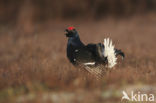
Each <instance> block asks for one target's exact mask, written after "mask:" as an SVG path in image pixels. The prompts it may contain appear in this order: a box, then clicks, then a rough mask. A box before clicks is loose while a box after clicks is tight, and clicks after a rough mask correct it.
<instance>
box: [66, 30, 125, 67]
mask: <svg viewBox="0 0 156 103" xmlns="http://www.w3.org/2000/svg"><path fill="white" fill-rule="evenodd" d="M65 32H66V33H65V35H66V37H68V44H67V57H68V59H69V61H70V62H71V63H72V64H73V65H83V66H97V65H104V66H107V67H108V68H112V67H114V66H115V65H116V60H117V56H118V55H121V56H122V58H124V56H125V55H124V53H123V52H122V51H121V50H118V49H115V48H114V46H113V45H112V41H111V40H110V39H109V38H107V39H104V43H103V44H102V43H98V44H88V45H85V44H83V43H82V42H81V40H80V37H79V34H78V32H77V31H76V29H75V28H74V27H68V28H67V29H66V30H65Z"/></svg>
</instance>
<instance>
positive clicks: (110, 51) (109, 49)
mask: <svg viewBox="0 0 156 103" xmlns="http://www.w3.org/2000/svg"><path fill="white" fill-rule="evenodd" d="M103 44H104V46H105V50H104V52H103V54H104V56H105V57H107V60H108V68H112V67H114V66H115V65H116V64H117V58H116V56H115V50H114V45H112V40H110V39H109V38H106V39H104V42H103Z"/></svg>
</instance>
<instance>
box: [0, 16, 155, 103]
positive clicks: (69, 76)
mask: <svg viewBox="0 0 156 103" xmlns="http://www.w3.org/2000/svg"><path fill="white" fill-rule="evenodd" d="M69 25H73V26H75V27H76V28H77V30H78V31H79V33H80V37H81V39H82V41H83V42H84V43H85V44H87V43H91V42H92V43H98V42H102V41H103V38H106V37H110V38H112V40H113V41H114V43H115V45H116V47H117V48H119V49H122V50H123V51H124V52H125V54H126V58H125V60H124V61H121V60H119V63H118V65H117V66H116V67H115V68H114V69H113V70H111V71H109V72H108V73H106V74H105V75H104V76H103V77H102V79H100V80H97V79H96V78H95V77H94V76H92V75H90V74H88V73H87V72H84V71H81V70H79V69H78V68H75V67H73V66H72V65H71V64H70V63H69V61H68V60H67V58H66V44H67V38H66V37H65V36H64V29H65V28H67V27H68V26H69ZM155 27H156V19H154V18H153V17H150V16H149V17H135V18H131V19H125V20H114V19H107V20H100V21H80V20H78V21H66V22H65V21H55V22H54V21H48V22H47V23H44V24H35V25H33V26H23V27H20V26H17V28H16V27H6V26H1V27H0V102H5V103H13V102H19V103H21V102H22V103H28V102H29V103H43V102H45V103H70V102H71V103H75V102H76V103H104V102H107V103H116V102H120V101H121V97H122V90H126V91H130V90H134V91H137V90H140V91H143V92H146V93H155V94H156V88H155V86H156V79H155V78H156V48H155V40H156V39H155V38H156V28H155Z"/></svg>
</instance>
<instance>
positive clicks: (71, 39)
mask: <svg viewBox="0 0 156 103" xmlns="http://www.w3.org/2000/svg"><path fill="white" fill-rule="evenodd" d="M68 45H73V46H84V44H83V43H82V42H81V40H80V38H79V36H75V37H69V39H68Z"/></svg>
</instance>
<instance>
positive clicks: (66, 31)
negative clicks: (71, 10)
mask: <svg viewBox="0 0 156 103" xmlns="http://www.w3.org/2000/svg"><path fill="white" fill-rule="evenodd" d="M64 32H65V34H64V35H66V37H67V34H68V32H69V31H68V29H66V30H65V31H64Z"/></svg>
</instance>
